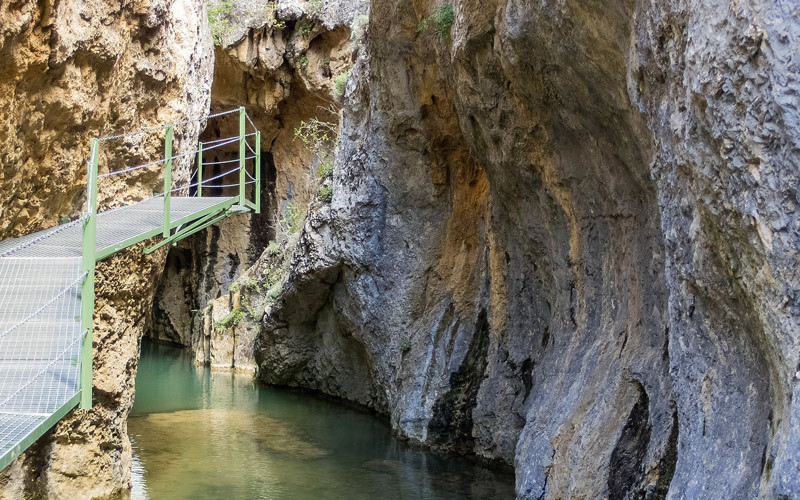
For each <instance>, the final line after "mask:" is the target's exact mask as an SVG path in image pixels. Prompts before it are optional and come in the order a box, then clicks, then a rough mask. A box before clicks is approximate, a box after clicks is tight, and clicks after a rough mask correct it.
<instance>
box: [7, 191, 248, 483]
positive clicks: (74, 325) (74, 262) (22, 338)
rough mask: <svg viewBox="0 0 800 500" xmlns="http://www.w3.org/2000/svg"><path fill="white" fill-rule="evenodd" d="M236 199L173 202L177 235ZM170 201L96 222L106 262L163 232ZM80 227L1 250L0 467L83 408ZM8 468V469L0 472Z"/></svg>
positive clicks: (43, 234) (172, 216)
mask: <svg viewBox="0 0 800 500" xmlns="http://www.w3.org/2000/svg"><path fill="white" fill-rule="evenodd" d="M236 201H238V197H237V198H231V197H226V198H222V197H213V198H193V197H192V198H188V197H173V198H172V200H171V210H170V220H171V227H172V228H175V227H178V226H180V225H182V224H186V223H188V222H192V221H194V220H197V219H199V218H201V217H203V216H205V215H208V214H212V213H215V212H221V211H223V210H225V209H227V208H229V207H231V206H232V205H233V204H234V203H235V202H236ZM163 214H164V200H163V198H161V197H158V198H152V199H149V200H146V201H143V202H140V203H136V204H134V205H130V206H125V207H121V208H117V209H114V210H109V211H107V212H103V213H100V214H98V216H97V255H98V258H103V257H106V256H108V255H111V254H113V253H115V252H117V251H119V250H122V249H123V248H126V247H128V246H130V245H133V244H135V243H138V242H139V241H143V240H145V239H147V238H150V237H152V236H156V235H159V234H161V233H162V231H163V223H164V220H163V217H164V215H163ZM82 237H83V233H82V227H81V223H80V221H79V222H78V223H73V224H67V225H64V226H61V227H57V228H53V229H49V230H46V231H40V232H38V233H34V234H31V235H27V236H24V237H22V238H16V239H13V240H7V241H3V242H0V255H2V254H5V253H7V252H9V251H10V250H14V249H16V250H14V251H12V252H11V253H10V254H8V255H6V256H5V257H0V464H3V466H4V465H5V464H6V463H7V462H8V461H9V460H10V459H11V458H13V457H15V456H17V455H19V453H21V452H22V451H24V449H25V448H26V447H27V446H28V445H29V444H30V442H29V441H31V439H32V438H35V437H36V434H35V433H36V432H39V435H40V434H41V432H44V431H43V430H42V429H45V430H46V428H49V426H52V425H53V424H55V422H56V421H57V420H58V419H60V418H61V417H63V415H64V414H65V413H66V412H67V411H69V410H70V409H72V408H73V407H74V406H76V405H77V402H78V396H79V392H80V365H81V340H82V339H83V336H84V334H85V332H84V331H81V284H82V279H83V276H82V274H81V269H82V266H81V259H82ZM0 468H2V467H0Z"/></svg>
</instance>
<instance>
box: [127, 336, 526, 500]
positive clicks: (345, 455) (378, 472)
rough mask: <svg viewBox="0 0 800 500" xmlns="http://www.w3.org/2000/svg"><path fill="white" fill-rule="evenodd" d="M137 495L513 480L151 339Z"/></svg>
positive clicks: (405, 494) (279, 495)
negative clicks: (209, 366) (202, 365)
mask: <svg viewBox="0 0 800 500" xmlns="http://www.w3.org/2000/svg"><path fill="white" fill-rule="evenodd" d="M128 427H129V433H130V436H131V440H132V442H133V448H134V470H133V483H134V489H133V491H132V493H131V496H132V498H133V499H135V500H144V499H150V500H161V499H169V500H172V499H176V500H177V499H197V500H201V499H212V498H213V499H218V498H228V499H238V498H243V499H251V498H252V499H284V498H291V499H295V498H298V499H300V498H314V499H326V498H331V499H333V498H347V499H360V498H365V499H366V498H382V499H384V498H386V499H391V498H399V499H405V498H409V499H411V498H413V499H450V498H453V499H455V498H513V496H514V494H513V477H512V476H510V475H507V474H501V473H497V472H494V471H490V470H487V469H484V468H482V467H479V466H477V465H475V464H473V463H471V462H469V461H466V460H462V459H456V458H447V459H445V458H442V457H440V456H438V455H434V454H429V453H424V452H421V451H418V450H413V449H410V448H409V447H408V446H406V445H404V444H403V443H402V442H400V441H397V440H396V439H393V438H392V436H391V434H390V432H389V429H388V427H387V426H386V425H385V424H384V423H383V422H381V421H379V420H378V419H377V418H375V417H373V416H371V415H369V414H366V413H364V412H361V411H357V410H353V409H350V408H346V407H342V406H339V405H336V404H333V403H330V402H327V401H322V400H319V399H316V398H313V397H309V396H305V395H302V394H297V393H293V392H288V391H281V390H274V389H269V388H264V387H261V386H260V385H258V384H255V383H253V382H252V381H250V380H249V379H247V378H245V377H236V376H232V375H230V374H223V373H211V372H210V371H209V370H206V369H197V368H195V367H194V366H193V365H192V362H191V359H190V358H189V357H188V356H186V355H185V354H184V353H183V352H182V351H180V350H177V349H174V348H171V347H167V346H160V345H152V344H146V345H145V346H144V347H143V351H142V360H141V362H140V365H139V374H138V375H137V378H136V403H135V405H134V410H133V415H132V416H131V418H130V420H129V423H128Z"/></svg>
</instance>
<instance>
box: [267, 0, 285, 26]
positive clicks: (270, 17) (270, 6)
mask: <svg viewBox="0 0 800 500" xmlns="http://www.w3.org/2000/svg"><path fill="white" fill-rule="evenodd" d="M277 10H278V2H276V1H275V0H271V1H269V2H267V26H269V27H270V28H273V29H279V30H282V29H283V28H285V27H286V21H284V20H282V19H278V16H277V14H275V12H276V11H277Z"/></svg>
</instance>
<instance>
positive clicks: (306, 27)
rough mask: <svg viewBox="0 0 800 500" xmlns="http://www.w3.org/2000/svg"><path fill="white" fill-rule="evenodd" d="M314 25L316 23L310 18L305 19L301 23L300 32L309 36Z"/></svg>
mask: <svg viewBox="0 0 800 500" xmlns="http://www.w3.org/2000/svg"><path fill="white" fill-rule="evenodd" d="M313 27H314V23H313V22H311V21H309V20H308V19H306V20H304V21H303V22H301V23H300V34H301V35H303V36H308V35H309V34H311V29H312V28H313Z"/></svg>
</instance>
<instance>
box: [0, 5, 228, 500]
mask: <svg viewBox="0 0 800 500" xmlns="http://www.w3.org/2000/svg"><path fill="white" fill-rule="evenodd" d="M207 31H208V26H207V20H206V14H205V6H204V4H203V3H202V2H198V1H190V0H186V1H184V0H177V1H166V0H163V1H162V0H153V1H149V0H145V1H136V2H132V3H130V2H129V3H122V4H121V3H119V2H107V1H100V2H80V1H64V2H56V3H52V2H38V3H37V2H0V165H2V173H3V175H2V177H0V238H2V239H5V238H9V237H14V236H18V235H21V234H25V233H28V232H31V231H35V230H40V229H45V228H47V227H51V226H53V225H55V224H56V223H58V222H60V221H62V220H63V219H69V218H75V217H77V216H79V215H80V213H81V212H82V211H84V210H85V191H86V187H85V183H86V164H87V161H88V158H89V140H90V139H91V138H93V137H100V136H107V135H112V134H118V133H120V132H127V131H132V130H135V129H139V128H142V127H152V126H154V125H158V124H162V123H167V122H181V121H184V120H190V119H194V118H198V117H200V116H202V115H205V114H206V113H207V111H208V107H209V97H210V92H211V68H212V65H213V59H212V56H213V53H212V45H211V40H210V38H209V37H208V36H207V35H206V34H207ZM201 34H203V35H204V36H201ZM200 125H201V124H200V122H192V123H189V124H186V125H183V126H182V127H180V128H179V129H176V137H177V140H176V144H175V151H176V153H180V152H182V151H184V150H187V149H188V150H190V149H191V148H193V145H194V143H195V142H196V140H197V137H198V134H199V130H200ZM161 155H163V137H161V136H158V134H145V135H139V136H133V137H129V138H127V139H120V140H116V141H108V142H105V143H103V146H102V148H101V157H100V171H101V173H103V172H106V171H108V170H115V169H120V168H122V167H123V166H129V165H134V164H139V163H144V162H147V161H152V160H153V158H158V157H160V156H161ZM175 170H176V171H175V174H174V177H173V178H174V182H175V183H176V185H178V184H179V183H181V182H186V181H188V165H185V164H181V163H177V164H176V165H175ZM160 183H161V174H160V171H159V170H158V169H148V170H145V171H143V172H141V171H140V173H139V174H135V175H129V176H123V177H115V178H110V179H107V180H102V181H101V182H100V184H99V201H100V208H101V210H103V209H107V208H111V207H114V206H119V205H123V204H129V203H132V202H135V201H138V200H141V199H144V198H147V197H150V196H152V194H153V190H154V189H156V190H160V186H159V185H160ZM143 248H144V247H143V244H139V245H137V246H135V247H133V248H131V249H128V250H126V251H124V252H121V253H119V254H116V255H115V256H113V257H111V258H109V259H107V260H105V261H103V262H101V263H99V265H98V269H97V281H96V294H97V300H96V306H95V318H94V325H95V328H94V338H93V348H94V360H93V361H94V390H93V398H94V407H93V408H92V409H91V410H88V411H85V410H75V411H73V412H71V413H70V414H68V415H67V417H66V418H64V419H62V420H61V421H60V422H59V423H58V424H57V425H56V426H55V427H54V429H53V430H52V431H50V432H48V433H47V434H45V436H44V437H42V438H41V439H39V441H38V442H37V443H36V444H34V446H33V447H31V448H30V449H29V451H28V452H26V453H25V454H24V455H23V456H22V457H20V458H19V459H17V460H16V461H15V462H14V463H13V464H11V465H10V466H9V467H8V468H6V469H5V470H4V471H3V472H2V473H0V498H3V499H6V498H7V499H18V498H30V497H35V498H40V497H46V498H98V497H106V496H108V495H112V494H117V493H120V492H124V491H126V490H127V489H128V488H129V487H130V467H131V447H130V441H129V440H128V434H127V424H126V419H127V415H128V412H129V411H130V408H131V405H132V404H133V382H134V377H135V374H136V365H137V360H138V358H139V346H140V340H141V336H142V332H143V329H144V324H145V322H146V321H147V320H148V319H149V317H150V306H151V303H152V296H153V293H154V291H155V290H154V289H155V286H154V283H156V282H157V281H158V277H159V275H160V274H161V271H162V269H163V267H164V260H165V257H166V252H165V251H158V252H156V253H154V254H152V255H149V256H143V255H142V252H141V251H142V249H143Z"/></svg>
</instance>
